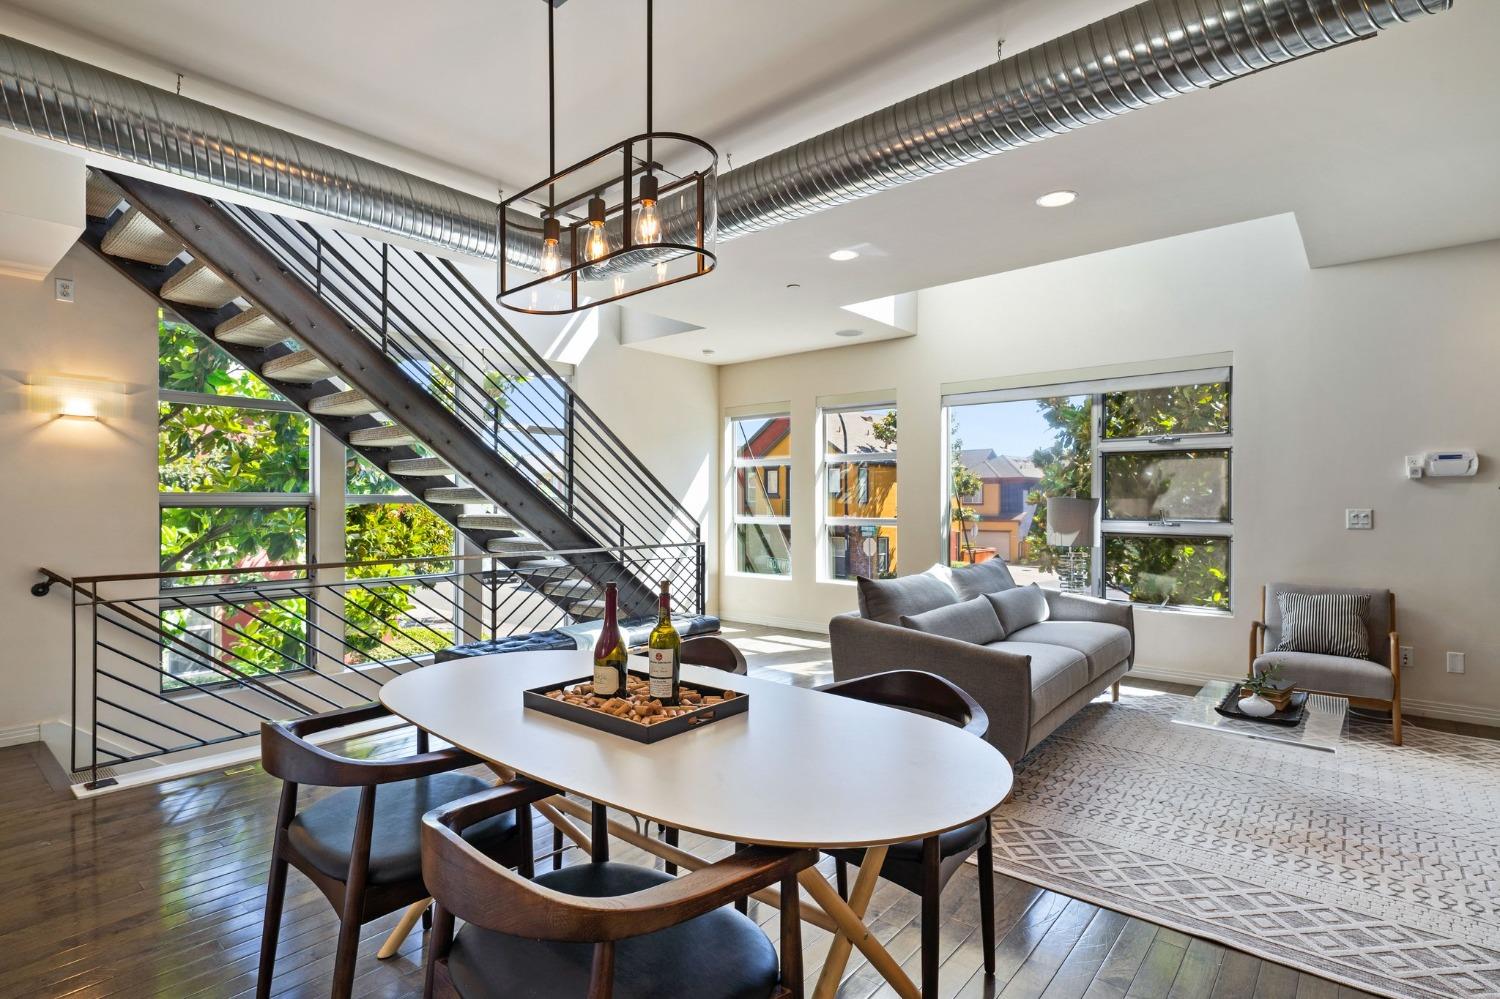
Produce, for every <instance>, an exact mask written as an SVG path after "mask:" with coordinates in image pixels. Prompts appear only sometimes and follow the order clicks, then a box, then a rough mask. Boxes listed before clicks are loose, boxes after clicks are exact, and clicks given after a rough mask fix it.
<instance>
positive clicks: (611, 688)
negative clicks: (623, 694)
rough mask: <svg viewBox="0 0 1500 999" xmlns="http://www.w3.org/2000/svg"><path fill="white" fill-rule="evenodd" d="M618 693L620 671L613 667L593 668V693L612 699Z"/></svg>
mask: <svg viewBox="0 0 1500 999" xmlns="http://www.w3.org/2000/svg"><path fill="white" fill-rule="evenodd" d="M619 692H620V671H619V670H617V669H615V668H614V667H613V666H595V667H594V693H596V694H598V695H599V696H600V697H613V696H614V695H615V694H618V693H619Z"/></svg>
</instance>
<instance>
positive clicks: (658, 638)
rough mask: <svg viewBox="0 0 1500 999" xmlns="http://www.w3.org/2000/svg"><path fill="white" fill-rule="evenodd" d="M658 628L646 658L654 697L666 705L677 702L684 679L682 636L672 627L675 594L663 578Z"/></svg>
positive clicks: (657, 615) (658, 604)
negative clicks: (673, 595) (678, 691)
mask: <svg viewBox="0 0 1500 999" xmlns="http://www.w3.org/2000/svg"><path fill="white" fill-rule="evenodd" d="M657 608H658V609H657V612H656V627H655V628H652V629H651V637H650V638H648V639H647V640H646V661H647V674H648V677H649V679H648V681H647V682H648V683H649V685H650V690H651V696H652V697H653V698H655V699H656V700H658V701H661V702H662V703H663V704H676V703H677V685H678V684H679V683H681V682H682V639H681V638H680V637H678V634H677V629H676V628H674V627H672V595H671V592H670V591H669V589H668V587H667V581H666V580H665V579H663V580H662V581H661V595H660V596H659V597H658V598H657Z"/></svg>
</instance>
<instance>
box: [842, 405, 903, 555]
mask: <svg viewBox="0 0 1500 999" xmlns="http://www.w3.org/2000/svg"><path fill="white" fill-rule="evenodd" d="M824 421H825V423H824V441H825V445H826V447H827V449H828V453H829V454H830V455H848V456H850V457H852V458H856V459H857V460H854V461H847V462H839V463H833V462H830V463H829V464H828V466H827V473H826V474H827V477H826V479H825V480H824V488H825V489H826V490H827V494H828V498H827V502H828V507H827V513H828V516H829V517H842V518H849V517H853V518H862V519H866V520H871V521H882V523H868V524H848V525H844V526H838V527H830V528H829V532H828V547H829V557H830V561H831V565H830V567H829V570H830V575H831V576H832V578H834V579H853V578H854V577H855V576H869V577H871V578H876V579H879V578H884V577H890V576H894V575H896V444H895V443H894V442H892V443H889V444H887V443H886V442H884V441H882V440H881V439H880V438H879V437H878V436H876V433H875V422H876V421H875V418H874V414H873V413H870V412H852V413H838V412H835V413H828V414H826V415H825V416H824Z"/></svg>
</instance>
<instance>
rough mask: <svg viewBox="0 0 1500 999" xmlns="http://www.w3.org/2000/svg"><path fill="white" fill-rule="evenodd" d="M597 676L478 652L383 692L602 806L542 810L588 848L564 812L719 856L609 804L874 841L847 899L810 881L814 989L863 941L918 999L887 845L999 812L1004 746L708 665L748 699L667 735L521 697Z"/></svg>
mask: <svg viewBox="0 0 1500 999" xmlns="http://www.w3.org/2000/svg"><path fill="white" fill-rule="evenodd" d="M592 672H593V659H592V657H591V656H590V654H589V653H588V652H586V651H579V652H512V653H504V654H497V655H488V656H476V657H473V658H468V659H458V660H453V661H450V662H445V663H438V664H435V665H432V666H426V667H422V668H421V669H415V670H412V671H411V672H408V673H406V674H404V675H402V676H400V677H397V678H396V679H394V680H391V681H389V682H388V683H386V684H385V686H384V687H383V688H381V692H380V700H381V702H382V703H383V704H384V705H385V706H386V707H387V708H389V709H390V710H391V711H392V712H393V713H394V714H396V715H399V716H400V717H402V718H404V719H405V720H407V721H409V722H411V723H412V724H414V725H416V726H417V727H418V728H421V729H424V730H425V731H427V732H429V733H431V734H432V735H434V736H436V737H437V738H439V739H442V740H443V741H445V742H449V743H451V744H453V745H455V746H459V747H461V748H463V749H466V750H468V751H469V752H471V753H473V754H474V755H475V756H477V757H479V758H480V759H482V760H484V761H486V762H487V763H488V764H489V765H490V766H491V767H492V768H494V769H495V771H496V772H497V773H498V774H499V775H500V776H501V777H503V778H505V779H509V778H510V777H511V776H512V775H516V774H519V775H521V776H524V777H529V778H531V779H533V780H536V781H540V782H541V783H543V784H546V785H549V786H551V787H555V788H557V789H558V790H560V791H565V792H568V794H569V795H572V796H575V797H577V798H584V799H588V800H589V801H590V802H592V803H593V804H594V805H595V806H605V808H598V807H595V808H592V809H590V808H589V807H587V806H585V805H583V804H582V803H581V802H579V801H575V800H573V798H571V797H563V796H557V797H553V798H550V799H547V800H546V801H545V802H543V803H541V805H539V806H538V810H539V811H540V812H541V814H542V815H543V816H544V817H546V818H548V819H549V820H550V821H552V822H553V823H554V825H556V826H557V827H558V828H559V829H561V830H562V831H563V832H565V833H566V834H567V835H568V836H569V837H570V838H572V839H573V841H574V842H575V843H577V844H578V845H580V846H582V847H584V848H585V849H589V847H590V842H589V838H590V837H589V834H585V833H584V832H583V831H582V830H580V829H579V828H578V827H577V826H575V825H573V824H572V823H571V822H569V821H568V820H567V818H565V817H564V816H565V815H572V816H575V817H578V818H588V819H590V820H591V821H592V822H593V828H592V836H593V837H595V838H597V837H599V836H601V835H606V834H607V835H614V836H616V837H617V838H620V839H623V840H624V841H625V842H628V843H631V844H632V845H635V846H637V847H640V848H641V849H643V850H647V851H649V852H651V853H654V854H655V855H656V856H659V857H662V858H663V859H665V860H667V861H668V862H669V863H674V864H676V865H678V866H681V867H686V868H689V869H694V868H697V867H702V866H705V865H706V864H707V863H708V861H705V860H703V859H702V858H699V857H696V856H694V855H693V854H690V853H688V852H687V851H684V850H681V849H678V848H676V847H673V846H669V845H668V844H666V843H660V842H658V841H657V840H655V839H652V838H651V837H649V836H645V835H642V834H640V833H639V832H638V831H637V830H636V829H635V828H634V827H633V826H632V825H627V824H625V823H621V822H614V821H607V819H605V818H604V816H606V814H607V813H606V810H605V809H606V808H613V809H617V810H619V811H623V812H626V813H629V814H631V815H635V816H638V817H640V818H642V819H646V820H648V821H651V822H657V823H660V824H661V825H663V826H667V827H669V828H676V829H682V830H688V831H691V832H696V833H701V834H703V835H705V836H710V837H713V838H716V839H722V840H726V841H729V842H732V843H744V844H755V845H764V846H785V847H812V848H815V849H833V848H839V847H865V848H866V850H865V857H864V862H863V863H862V864H861V865H860V869H859V873H858V876H857V877H856V878H855V880H854V884H853V886H852V889H851V890H850V892H849V898H848V900H847V902H846V901H845V900H844V899H842V898H840V896H839V894H838V892H837V891H835V890H834V888H833V886H832V885H830V884H829V883H828V881H827V880H826V879H825V878H824V877H823V875H822V874H821V873H819V872H818V870H817V869H816V868H810V869H808V870H806V871H804V872H803V873H802V876H801V878H800V880H801V884H802V887H803V888H804V889H805V890H806V891H807V893H808V895H809V896H811V898H812V901H813V902H814V903H816V905H803V906H802V910H803V914H804V918H805V919H807V920H808V921H810V922H813V923H815V924H817V925H820V926H822V927H824V928H825V929H829V930H831V931H832V932H833V933H834V939H833V943H832V945H831V946H830V948H829V953H828V957H827V959H826V960H825V962H824V966H823V970H822V972H821V974H820V976H819V979H818V983H817V987H816V988H815V989H814V992H813V996H814V999H823V997H832V996H833V995H834V993H835V991H836V990H837V988H838V985H839V981H840V979H841V978H842V977H843V972H844V969H845V966H846V965H847V963H848V959H849V955H850V949H851V947H857V948H858V949H859V950H860V952H861V953H863V954H864V955H865V957H866V959H867V960H869V962H870V964H871V965H872V966H873V967H874V968H875V969H876V970H877V971H878V972H880V974H881V975H883V976H884V977H885V979H886V980H887V981H888V982H890V984H891V986H892V987H893V988H894V989H895V991H896V992H897V993H898V994H899V995H901V996H903V997H906V999H918V997H919V996H920V993H919V992H918V990H917V988H916V986H915V985H914V984H913V983H912V981H911V979H910V977H909V976H907V975H906V973H905V972H904V971H903V970H902V969H901V967H900V965H899V963H898V962H897V961H896V960H895V959H894V958H892V957H891V955H890V954H889V952H887V951H886V950H885V948H884V947H883V946H881V944H880V942H879V941H878V940H876V939H875V937H874V935H873V934H871V933H870V931H869V930H868V928H867V927H866V926H865V924H864V922H863V916H864V913H865V909H866V908H867V906H868V904H869V899H870V895H871V893H872V892H873V891H874V888H875V883H876V881H877V880H878V878H879V873H880V867H881V864H882V863H883V862H884V859H885V854H886V849H887V847H889V846H891V845H892V844H895V843H903V842H907V841H909V840H918V839H924V838H926V837H928V836H935V835H937V834H939V833H942V832H946V831H947V830H949V829H954V828H957V827H958V826H962V825H965V824H967V823H970V822H973V821H974V820H976V819H978V818H980V817H981V816H985V815H988V814H990V813H991V812H992V811H994V810H995V808H996V807H997V806H998V805H999V804H1000V803H1001V802H1002V801H1003V800H1004V799H1005V798H1006V797H1007V796H1008V795H1009V794H1010V789H1011V780H1012V775H1011V769H1010V765H1009V764H1008V763H1007V762H1006V760H1005V757H1004V756H1002V755H1001V754H1000V752H999V751H998V750H996V749H995V748H994V747H993V746H991V745H990V744H989V743H987V742H985V741H984V740H983V739H979V738H976V737H975V736H973V735H971V734H969V733H967V732H965V731H963V730H962V729H960V728H957V727H955V726H953V725H950V724H948V723H946V722H943V721H939V720H937V719H934V718H929V717H925V716H922V715H918V714H914V713H911V712H906V711H901V710H898V709H895V708H889V707H885V706H882V705H876V704H869V703H866V702H863V701H857V700H853V699H850V698H845V697H835V696H832V695H829V694H824V693H819V692H817V691H814V690H809V689H806V688H803V687H795V686H791V685H789V684H785V683H779V682H776V681H773V680H765V679H758V678H755V677H747V676H737V675H735V674H731V673H726V672H723V671H720V670H713V669H707V668H704V667H700V666H683V667H682V679H683V680H686V681H688V682H692V683H698V684H703V685H707V686H717V687H723V688H729V689H733V690H736V691H739V692H741V693H744V694H747V695H749V698H750V701H749V705H748V709H747V710H746V711H745V712H744V713H742V714H737V715H731V716H728V717H726V718H723V719H721V720H719V721H715V722H713V723H711V724H706V725H704V726H702V727H701V728H698V729H694V730H691V731H688V732H684V733H682V734H679V735H674V736H671V737H669V738H666V739H663V740H662V741H660V742H655V743H640V742H635V741H634V740H631V739H627V738H624V737H622V736H617V735H613V734H610V733H607V732H603V731H600V730H597V729H593V728H590V727H588V726H586V725H582V724H580V723H577V722H574V721H569V720H567V719H564V718H559V717H556V716H554V715H550V714H546V713H543V712H541V711H537V710H534V709H530V708H526V707H524V706H523V704H522V692H523V691H525V690H527V689H529V688H535V687H542V686H545V685H549V684H560V683H565V682H568V681H573V680H580V679H585V678H589V677H590V675H591V674H592ZM606 842H607V840H606ZM756 897H757V898H760V899H762V900H763V901H767V902H770V903H772V904H774V903H775V899H776V896H775V895H774V894H773V893H769V892H767V893H763V894H762V895H757V896H756ZM407 926H408V927H409V926H410V923H409V922H408V923H407ZM398 942H399V941H398ZM391 946H392V945H391V944H389V943H388V944H387V947H391Z"/></svg>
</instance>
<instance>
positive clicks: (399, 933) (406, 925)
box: [375, 898, 432, 961]
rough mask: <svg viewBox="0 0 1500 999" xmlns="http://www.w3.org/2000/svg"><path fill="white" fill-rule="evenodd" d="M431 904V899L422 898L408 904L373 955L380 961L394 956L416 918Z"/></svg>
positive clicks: (415, 922) (414, 924) (415, 923)
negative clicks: (394, 926)
mask: <svg viewBox="0 0 1500 999" xmlns="http://www.w3.org/2000/svg"><path fill="white" fill-rule="evenodd" d="M431 904H432V899H430V898H424V899H422V900H421V901H420V902H413V903H412V904H411V905H408V906H407V907H406V911H405V912H403V913H402V914H401V920H400V921H399V922H398V923H396V928H395V929H393V930H391V932H390V935H389V936H387V937H386V938H385V943H383V944H381V945H380V950H378V951H376V952H375V956H376V957H378V958H380V959H381V960H382V961H387V960H389V959H391V958H393V957H395V956H396V952H397V951H398V950H400V949H401V945H402V944H403V943H405V942H406V938H407V937H408V936H409V935H410V934H411V931H412V927H413V926H416V925H417V920H419V919H421V918H422V913H424V912H426V911H427V907H428V906H429V905H431Z"/></svg>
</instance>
